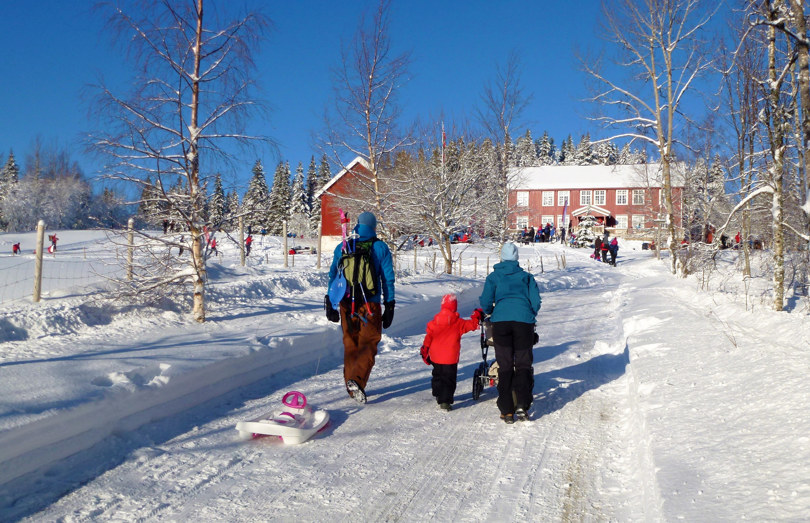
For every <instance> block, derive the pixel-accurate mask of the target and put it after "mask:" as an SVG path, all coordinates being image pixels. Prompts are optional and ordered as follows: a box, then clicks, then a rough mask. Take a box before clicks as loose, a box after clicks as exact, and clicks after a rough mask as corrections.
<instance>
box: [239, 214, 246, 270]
mask: <svg viewBox="0 0 810 523" xmlns="http://www.w3.org/2000/svg"><path fill="white" fill-rule="evenodd" d="M239 256H240V259H241V261H242V267H244V266H245V217H244V216H240V217H239Z"/></svg>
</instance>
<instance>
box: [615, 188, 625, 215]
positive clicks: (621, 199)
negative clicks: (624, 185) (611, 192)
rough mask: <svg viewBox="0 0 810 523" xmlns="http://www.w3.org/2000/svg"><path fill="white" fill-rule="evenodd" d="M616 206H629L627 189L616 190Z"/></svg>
mask: <svg viewBox="0 0 810 523" xmlns="http://www.w3.org/2000/svg"><path fill="white" fill-rule="evenodd" d="M616 205H627V189H617V190H616ZM625 218H626V217H625Z"/></svg>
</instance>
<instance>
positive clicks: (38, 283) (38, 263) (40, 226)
mask: <svg viewBox="0 0 810 523" xmlns="http://www.w3.org/2000/svg"><path fill="white" fill-rule="evenodd" d="M44 243H45V222H44V221H43V220H39V223H37V245H36V257H35V260H34V261H35V263H34V296H33V299H34V303H38V302H39V300H40V299H41V298H42V246H43V244H44Z"/></svg>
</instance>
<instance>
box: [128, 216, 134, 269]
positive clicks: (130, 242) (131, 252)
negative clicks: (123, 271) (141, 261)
mask: <svg viewBox="0 0 810 523" xmlns="http://www.w3.org/2000/svg"><path fill="white" fill-rule="evenodd" d="M134 228H135V218H130V219H129V221H127V280H129V281H132V263H133V259H134V258H135V231H134Z"/></svg>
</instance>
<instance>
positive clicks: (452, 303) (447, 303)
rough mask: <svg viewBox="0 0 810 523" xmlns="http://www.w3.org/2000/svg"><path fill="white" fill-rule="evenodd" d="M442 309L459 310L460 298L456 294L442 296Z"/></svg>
mask: <svg viewBox="0 0 810 523" xmlns="http://www.w3.org/2000/svg"><path fill="white" fill-rule="evenodd" d="M442 309H446V310H449V311H453V312H456V311H457V310H458V298H456V295H455V294H445V295H444V296H442Z"/></svg>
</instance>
